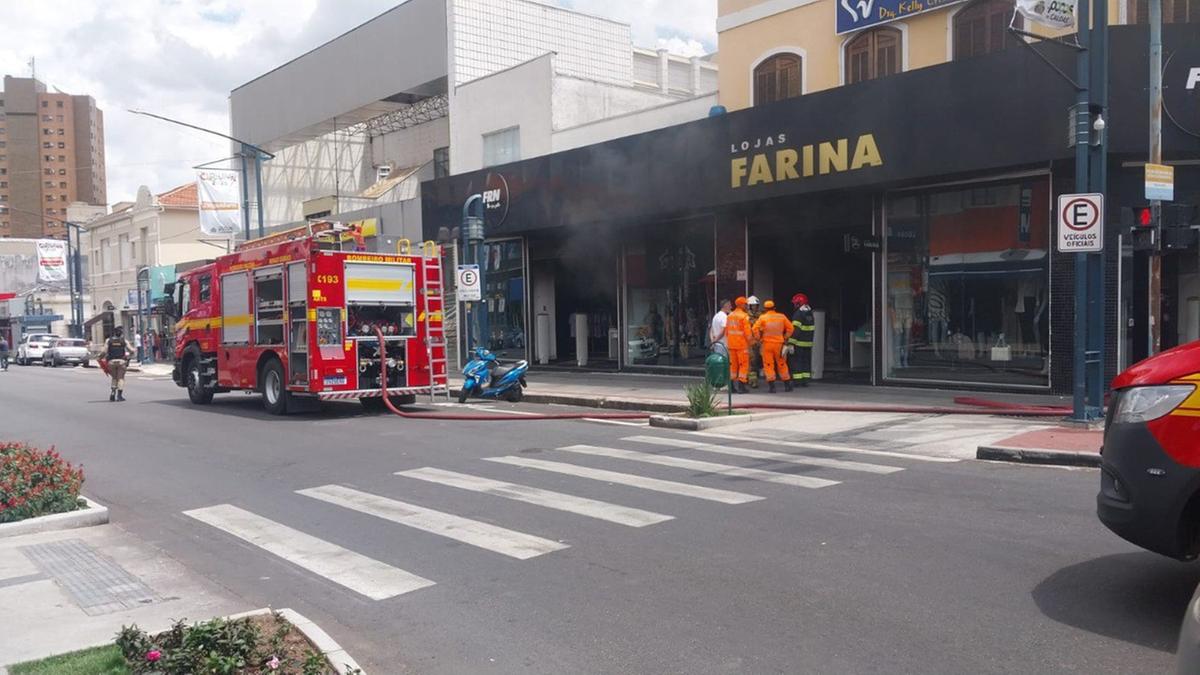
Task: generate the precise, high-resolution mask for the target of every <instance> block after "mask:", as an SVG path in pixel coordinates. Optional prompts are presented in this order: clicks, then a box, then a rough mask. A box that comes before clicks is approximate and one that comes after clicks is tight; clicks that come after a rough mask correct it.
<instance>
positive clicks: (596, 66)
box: [230, 0, 717, 248]
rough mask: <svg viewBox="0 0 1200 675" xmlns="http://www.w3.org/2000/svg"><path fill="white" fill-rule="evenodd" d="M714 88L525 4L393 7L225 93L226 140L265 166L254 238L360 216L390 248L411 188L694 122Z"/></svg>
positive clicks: (709, 72) (420, 1)
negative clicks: (248, 149) (265, 229)
mask: <svg viewBox="0 0 1200 675" xmlns="http://www.w3.org/2000/svg"><path fill="white" fill-rule="evenodd" d="M716 75H717V72H716V65H715V63H713V62H712V61H711V60H709V59H705V58H684V57H681V56H678V55H672V54H669V53H667V52H666V51H651V50H646V49H639V48H635V47H634V45H633V40H632V37H631V31H630V26H629V25H628V24H625V23H621V22H617V21H611V20H608V19H603V18H599V17H595V16H590V15H587V14H583V13H580V12H576V11H571V10H567V9H562V8H559V7H553V6H550V5H546V4H542V3H540V2H535V1H533V0H408V1H407V2H405V3H403V4H401V5H399V6H397V7H395V8H393V9H391V10H389V11H387V12H385V13H383V14H381V15H380V16H378V17H376V18H375V19H372V20H371V21H368V22H367V23H365V24H363V25H361V26H359V27H357V28H355V29H354V30H351V31H349V32H348V33H345V34H344V35H341V36H339V37H337V38H335V39H334V40H331V41H330V42H328V43H326V44H324V45H322V46H320V47H318V48H316V49H314V50H312V51H310V52H308V53H306V54H304V55H302V56H300V57H297V58H296V59H294V60H292V61H290V62H288V63H286V64H283V65H281V66H279V67H278V68H276V69H274V70H272V71H270V72H268V73H266V74H264V75H262V76H260V77H258V78H256V79H254V80H251V81H250V82H247V83H246V84H243V85H242V86H240V87H238V88H236V89H234V90H233V91H232V92H231V94H230V112H231V115H230V116H231V127H232V129H231V134H232V135H233V136H234V137H237V138H239V139H242V140H244V141H247V142H249V143H254V144H256V145H258V146H260V147H262V148H264V149H266V150H268V151H270V152H272V153H274V154H275V158H274V159H271V160H269V161H266V162H265V163H264V165H263V172H262V174H263V175H262V177H263V183H264V199H263V201H264V211H265V221H266V224H267V225H268V226H275V225H280V224H284V223H289V222H295V221H298V220H301V219H303V218H305V217H314V216H317V215H334V214H337V215H346V214H352V217H355V218H360V217H375V218H377V219H378V222H379V224H380V228H381V234H382V237H381V239H382V241H379V242H377V243H376V246H377V247H379V248H390V247H391V245H390V244H389V243H388V241H390V240H394V239H396V238H399V237H410V238H413V239H417V238H419V237H420V233H421V227H420V207H419V196H418V195H419V189H418V187H417V186H418V185H419V183H420V182H421V181H424V180H429V179H432V178H435V177H440V176H443V175H447V174H449V173H462V172H466V171H472V170H475V169H479V168H481V167H484V166H490V165H494V164H502V163H505V162H509V161H515V160H518V159H523V158H528V157H533V156H537V155H542V154H547V153H550V152H554V151H557V150H563V149H567V148H572V147H577V146H580V145H586V144H590V143H594V142H597V141H601V140H607V139H610V138H615V137H619V136H624V135H629V134H634V133H639V132H643V131H648V130H652V129H656V128H661V127H664V126H669V125H673V124H678V123H681V122H685V121H690V120H694V119H698V118H700V117H703V116H704V115H706V114H707V113H708V111H709V108H710V107H711V106H713V105H715V104H716V94H715V92H716V89H717V77H716ZM252 168H253V167H252V166H251V167H250V169H251V170H252ZM250 180H251V181H253V176H251V177H250ZM251 184H253V183H252V182H251ZM252 192H253V191H252ZM306 203H307V208H306V207H305V204H306ZM252 222H253V219H252Z"/></svg>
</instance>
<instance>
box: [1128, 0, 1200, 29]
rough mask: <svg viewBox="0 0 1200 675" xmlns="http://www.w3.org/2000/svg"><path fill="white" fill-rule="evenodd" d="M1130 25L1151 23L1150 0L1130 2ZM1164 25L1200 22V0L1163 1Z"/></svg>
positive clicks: (1133, 0)
mask: <svg viewBox="0 0 1200 675" xmlns="http://www.w3.org/2000/svg"><path fill="white" fill-rule="evenodd" d="M1126 9H1127V10H1128V20H1129V23H1134V24H1140V25H1146V24H1148V23H1150V0H1128V4H1127V5H1126ZM1162 15H1163V16H1162V19H1163V23H1196V22H1200V0H1162Z"/></svg>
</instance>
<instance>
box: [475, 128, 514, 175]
mask: <svg viewBox="0 0 1200 675" xmlns="http://www.w3.org/2000/svg"><path fill="white" fill-rule="evenodd" d="M519 159H521V127H511V128H508V129H503V130H501V131H495V132H492V133H490V134H484V135H483V165H484V166H485V167H488V166H496V165H497V164H508V163H509V162H515V161H517V160H519Z"/></svg>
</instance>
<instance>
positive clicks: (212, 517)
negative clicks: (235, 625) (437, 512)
mask: <svg viewBox="0 0 1200 675" xmlns="http://www.w3.org/2000/svg"><path fill="white" fill-rule="evenodd" d="M183 515H185V516H190V517H192V518H195V519H196V520H199V521H200V522H202V523H205V524H207V525H211V526H213V527H215V528H217V529H218V530H221V531H223V532H227V533H229V534H232V535H233V536H235V537H237V538H238V539H241V540H243V541H247V542H250V543H251V544H254V545H255V546H257V547H259V548H261V549H263V550H265V551H267V552H268V553H272V554H274V555H277V556H279V557H280V558H283V559H284V560H286V561H288V562H290V563H292V564H293V565H296V566H297V567H302V568H304V569H306V570H308V571H309V572H312V573H313V574H317V575H320V576H323V577H325V578H326V579H329V580H330V581H332V582H334V583H337V584H341V585H342V586H345V587H346V588H349V589H350V590H352V591H354V592H355V593H360V594H362V595H365V596H367V597H368V598H371V599H372V600H385V599H387V598H391V597H395V596H397V595H403V594H404V593H409V592H411V591H415V590H418V589H421V588H425V587H427V586H432V585H434V582H432V581H430V580H428V579H425V578H423V577H419V576H417V575H415V574H412V573H410V572H405V571H404V570H402V569H399V568H397V567H392V566H391V565H388V564H386V563H382V562H379V561H378V560H375V559H374V558H368V557H367V556H365V555H360V554H358V553H355V552H354V551H351V550H348V549H345V548H342V547H341V546H337V545H335V544H331V543H329V542H327V541H325V540H324V539H318V538H316V537H314V536H312V535H309V534H305V533H303V532H300V531H299V530H294V529H292V528H290V527H288V526H286V525H281V524H279V523H277V522H275V521H273V520H269V519H267V518H263V517H262V516H259V515H257V514H254V513H251V512H249V511H246V510H244V509H240V508H238V507H236V506H233V505H232V504H219V505H217V506H209V507H207V508H203V509H192V510H191V511H184V512H183Z"/></svg>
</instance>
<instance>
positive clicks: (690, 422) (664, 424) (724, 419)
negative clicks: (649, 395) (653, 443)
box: [650, 412, 790, 431]
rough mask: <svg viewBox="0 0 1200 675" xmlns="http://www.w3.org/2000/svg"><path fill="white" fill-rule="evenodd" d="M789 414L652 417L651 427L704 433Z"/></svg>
mask: <svg viewBox="0 0 1200 675" xmlns="http://www.w3.org/2000/svg"><path fill="white" fill-rule="evenodd" d="M788 414H790V413H787V412H769V413H750V414H745V413H743V414H740V415H721V416H719V417H675V416H672V415H651V416H650V426H652V427H661V428H663V429H678V430H683V431H702V430H704V429H712V428H714V427H724V426H728V425H730V424H741V423H742V422H753V421H755V420H762V419H766V418H768V417H779V416H781V415H788Z"/></svg>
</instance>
